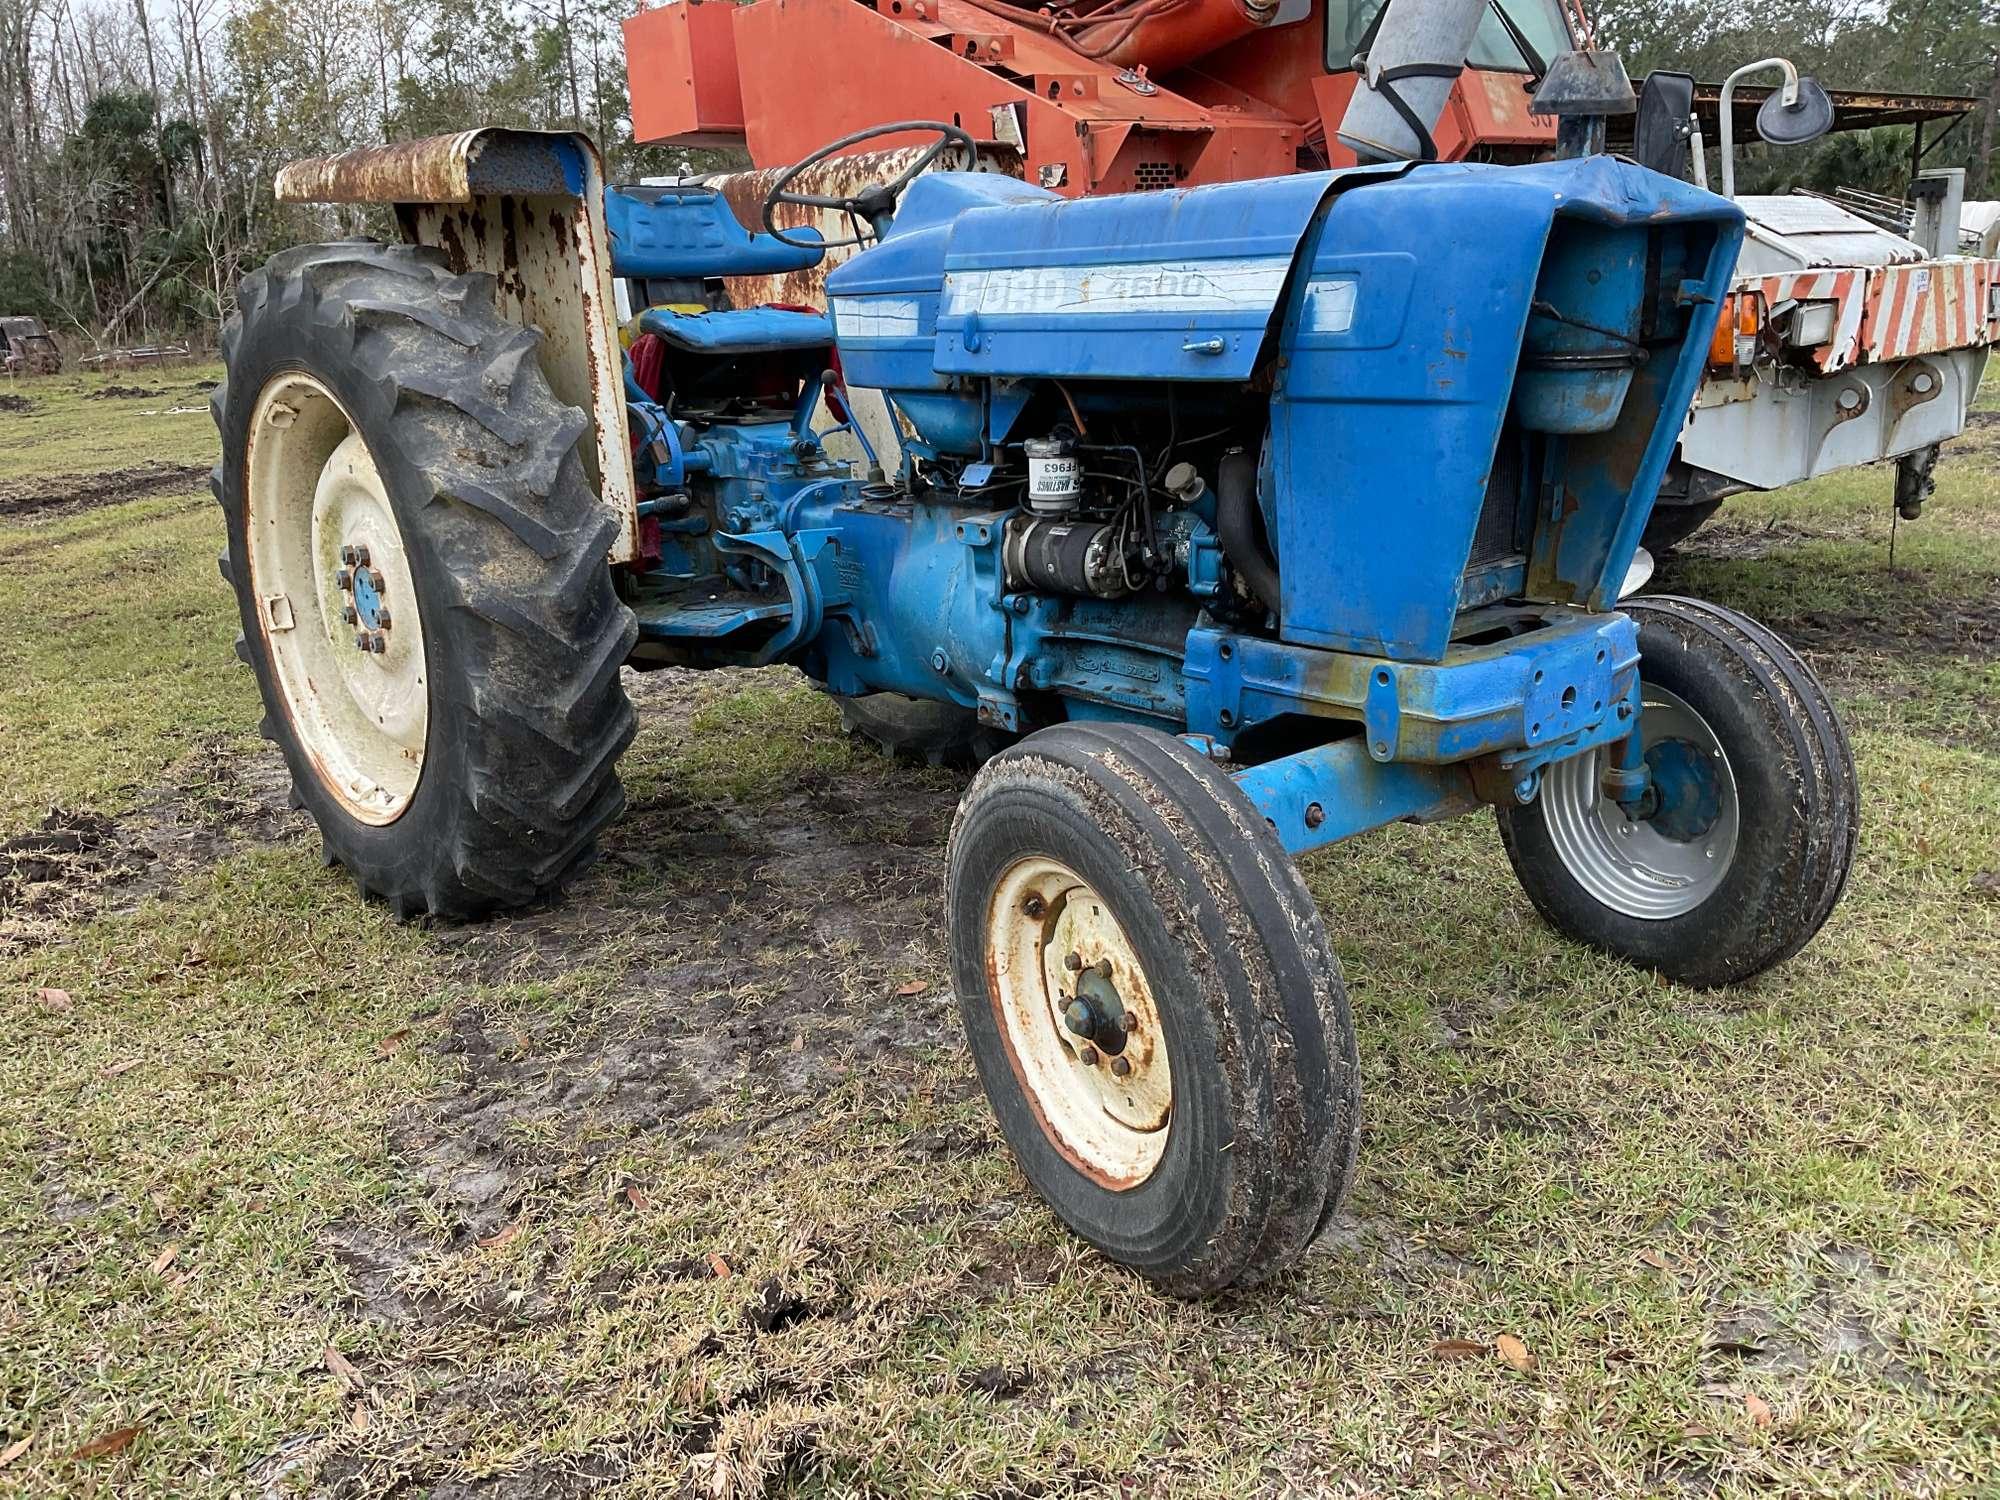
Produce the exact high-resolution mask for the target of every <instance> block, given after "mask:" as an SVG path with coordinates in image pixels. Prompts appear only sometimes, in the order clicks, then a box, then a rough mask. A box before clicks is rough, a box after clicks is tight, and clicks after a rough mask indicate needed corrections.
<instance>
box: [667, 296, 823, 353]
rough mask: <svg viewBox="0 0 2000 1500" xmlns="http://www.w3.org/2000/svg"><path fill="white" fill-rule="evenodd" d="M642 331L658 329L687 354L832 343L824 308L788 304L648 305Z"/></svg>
mask: <svg viewBox="0 0 2000 1500" xmlns="http://www.w3.org/2000/svg"><path fill="white" fill-rule="evenodd" d="M638 323H639V332H641V333H657V334H658V335H659V336H660V337H661V338H663V339H665V340H666V341H667V343H668V344H670V345H672V346H673V347H674V348H675V349H679V350H682V351H684V352H686V353H689V354H709V355H738V354H775V353H779V352H782V351H784V350H788V349H825V348H828V347H830V346H831V345H832V343H833V320H832V319H831V318H829V317H828V316H827V315H826V314H825V313H816V312H803V311H800V310H798V309H796V308H786V307H740V308H733V309H730V310H728V311H723V312H699V313H680V312H675V311H674V310H673V309H672V308H669V307H649V308H647V309H646V310H645V311H644V312H642V313H640V314H639V319H638Z"/></svg>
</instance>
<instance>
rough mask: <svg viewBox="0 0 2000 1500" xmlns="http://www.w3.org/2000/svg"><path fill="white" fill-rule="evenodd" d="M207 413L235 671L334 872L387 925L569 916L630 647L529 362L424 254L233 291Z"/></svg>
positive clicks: (606, 532) (344, 251)
mask: <svg viewBox="0 0 2000 1500" xmlns="http://www.w3.org/2000/svg"><path fill="white" fill-rule="evenodd" d="M239 295H240V303H241V312H240V313H239V314H238V317H237V318H236V319H234V320H232V322H231V325H230V327H229V328H228V329H227V330H226V331H225V333H224V336H223V352H224V357H225V359H226V360H227V362H228V369H229V378H228V381H227V384H226V385H225V386H223V387H222V388H220V389H218V390H217V392H216V393H215V396H214V399H213V403H212V404H213V409H214V412H215V418H216V425H217V426H218V427H219V428H220V429H221V436H222V461H221V462H220V463H219V464H218V465H217V466H216V470H215V474H214V477H213V481H212V484H213V488H214V490H215V495H216V498H217V500H219V501H220V502H221V505H222V511H223V517H224V521H225V525H226V528H227V532H228V545H227V547H226V549H225V550H224V552H223V555H222V559H221V561H222V572H223V576H224V577H225V578H226V579H228V580H229V582H230V583H231V584H232V585H233V586H234V588H235V590H236V599H237V608H238V612H239V614H240V617H241V621H242V626H243V633H242V635H241V636H240V637H239V639H238V642H237V651H238V654H239V655H241V656H242V657H243V659H244V660H245V661H246V662H248V663H249V665H250V666H251V668H252V669H253V670H254V671H255V672H256V674H257V683H258V687H259V688H260V690H261V691H262V694H263V698H264V706H265V717H264V725H263V729H264V734H265V736H266V738H268V739H271V740H274V741H276V743H277V745H278V747H279V749H280V750H281V751H282V752H283V753H284V756H285V760H286V763H287V765H288V767H289V769H290V771H291V775H292V786H293V791H294V796H295V798H296V800H297V801H298V802H299V803H301V804H302V805H303V806H304V807H305V808H306V809H307V811H309V812H310V813H311V814H312V816H313V819H314V821H315V822H317V823H318V825H319V830H320V835H321V838H322V840H323V841H324V848H325V856H326V860H327V862H328V863H329V864H333V863H338V864H341V865H343V866H345V867H346V868H347V869H348V871H349V872H350V873H352V875H353V876H354V878H355V880H356V881H357V882H358V883H359V884H360V886H361V888H362V889H363V890H364V891H366V892H368V893H370V894H373V895H376V896H380V897H382V898H383V899H385V900H387V901H388V902H389V903H390V904H391V905H392V906H393V907H394V908H395V910H396V912H397V913H398V914H399V915H403V916H413V915H416V914H419V913H424V912H428V913H431V914H434V915H437V916H441V917H452V918H465V917H475V916H479V915H482V914H484V913H487V912H491V911H494V910H498V909H502V908H506V907H513V906H520V905H525V904H528V903H530V902H533V901H535V900H538V899H540V898H543V897H545V896H548V895H550V894H552V893H553V892H555V891H556V890H558V889H559V888H560V887H561V885H562V884H563V882H564V881H565V880H566V879H567V878H568V877H569V876H570V875H572V874H573V873H574V872H575V871H576V869H577V868H578V867H579V866H580V865H581V864H582V862H583V861H584V860H585V859H586V858H588V856H589V855H590V854H591V853H592V851H593V849H594V846H595V842H596V839H597V836H598V833H599V832H600V830H602V829H603V828H604V826H605V825H606V824H607V823H609V822H610V821H611V819H612V818H614V817H616V816H617V814H618V811H619V809H620V808H621V807H622V806H623V801H624V798H623V793H622V791H621V790H620V788H619V785H618V779H617V775H616V773H615V769H614V767H615V764H616V761H617V758H618V755H619V753H620V752H621V751H622V750H623V749H624V748H625V746H626V745H627V744H628V743H629V742H630V740H631V737H632V732H633V727H634V719H633V714H632V709H631V706H630V704H628V703H627V702H626V699H625V694H624V690H623V688H622V686H621V684H620V682H619V676H618V673H619V668H620V666H621V665H622V664H623V662H624V660H625V658H626V655H627V654H628V653H629V651H630V650H631V646H632V642H633V639H634V636H635V633H636V631H635V626H634V624H633V620H632V616H631V614H630V612H629V611H627V610H626V609H625V607H624V606H623V605H621V604H620V603H619V602H618V599H617V597H616V595H615V594H614V593H613V590H612V580H611V575H610V571H609V568H608V567H607V565H606V561H605V558H606V552H607V549H608V547H609V545H610V542H611V539H612V536H613V534H614V531H615V523H614V521H613V520H612V518H611V517H610V516H609V514H608V513H607V512H606V511H605V510H604V509H603V508H602V507H601V506H600V505H599V504H598V503H597V498H596V496H595V494H594V493H593V492H592V489H591V486H590V485H589V483H588V482H587V480H586V478H585V476H584V472H583V469H582V466H581V460H580V458H579V456H578V454H577V451H576V448H577V440H578V438H579V437H580V436H581V435H582V433H583V431H584V429H585V425H586V424H585V421H584V418H583V415H582V413H580V412H578V411H577V410H575V409H574V408H573V407H569V406H566V405H564V404H562V403H561V402H559V401H557V400H556V398H555V397H554V395H553V394H551V392H550V390H549V387H548V383H547V381H546V379H545V378H544V377H543V374H542V371H541V368H540V366H539V364H538V363H537V361H536V352H535V351H536V348H537V346H538V344H539V343H540V337H541V336H540V335H539V334H538V333H537V332H535V331H533V330H531V329H527V328H523V327H520V326H519V325H517V324H513V323H510V322H508V321H507V320H506V319H504V318H503V317H501V315H500V313H499V310H498V308H497V307H496V305H495V302H494V297H493V282H492V278H491V277H488V276H485V275H480V274H474V275H453V274H451V273H450V272H449V271H448V270H447V269H446V267H445V266H444V264H443V262H442V259H441V257H439V256H438V255H436V254H435V253H434V252H430V251H425V250H419V249H414V248H410V247H405V246H385V245H375V244H371V243H366V242H350V243H345V244H336V245H315V246H308V247H304V248H301V249H297V250H290V251H287V252H285V253H284V254H282V255H280V256H278V257H277V258H276V259H274V260H273V261H272V262H271V263H270V264H269V265H268V266H267V267H265V268H264V269H263V270H261V271H258V272H255V273H254V274H252V275H251V276H249V277H248V278H246V279H245V281H244V282H243V285H242V287H241V289H240V294H239Z"/></svg>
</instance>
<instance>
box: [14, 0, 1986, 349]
mask: <svg viewBox="0 0 2000 1500" xmlns="http://www.w3.org/2000/svg"><path fill="white" fill-rule="evenodd" d="M637 3H639V0H308V3H306V4H298V3H295V0H0V314H5V313H14V312H30V313H37V314H39V315H41V316H43V317H45V318H48V319H49V320H50V321H51V322H52V323H53V324H55V325H56V326H57V327H58V328H60V329H63V330H66V331H68V332H70V333H72V334H76V335H80V336H83V337H86V338H88V339H91V340H93V341H103V342H106V343H127V344H129V343H134V342H141V341H145V340H149V339H154V338H161V337H168V336H176V335H181V334H185V333H188V332H194V333H197V334H200V333H201V332H203V331H205V330H211V329H213V328H214V326H215V325H216V324H217V323H218V322H219V320H220V318H221V317H222V316H223V315H224V314H226V312H227V311H228V309H229V307H230V302H231V296H232V293H233V289H234V286H235V283H236V281H237V279H238V277H239V276H240V275H241V274H242V273H243V272H244V271H245V270H247V269H249V268H250V267H252V266H254V265H255V264H257V263H258V262H259V261H261V260H262V259H264V258H265V257H266V256H268V255H269V254H271V253H272V252H273V251H275V250H277V249H279V248H281V247H282V246H284V245H286V244H291V243H296V242H298V241H299V240H302V239H314V238H324V237H326V235H327V234H328V233H329V232H355V231H356V230H359V229H361V228H363V227H366V226H367V224H368V223H369V218H368V211H365V210H343V211H337V212H329V211H328V210H325V209H323V208H317V207H303V206H291V205H282V204H278V203H276V202H275V201H274V200H273V199H272V196H271V182H272V178H273V177H274V175H275V174H276V172H277V169H278V168H279V167H280V166H282V165H283V164H284V163H285V162H287V161H289V160H292V159H294V158H297V157H300V156H312V155H319V154H323V153H327V152H332V151H339V150H343V149H345V148H347V147H350V146H353V145H357V144H363V143H367V142H371V141H379V140H398V139H409V138H412V137H416V136H422V135H431V134H437V133H441V132H445V131H450V130H458V129H463V128H465V127H466V126H467V125H468V124H469V123H474V122H477V123H481V124H493V125H512V126H520V127H534V128H562V129H570V128H581V129H584V130H587V131H589V132H590V133H591V135H592V136H593V137H594V138H595V139H596V140H597V141H598V143H599V145H600V146H601V147H603V148H604V150H605V154H606V157H607V163H608V167H609V170H610V174H611V176H612V177H613V179H614V180H617V179H619V178H629V177H631V176H636V175H641V174H644V173H653V172H662V171H672V170H676V169H677V168H680V167H681V166H683V165H684V164H685V163H687V162H688V160H689V158H693V159H694V162H693V164H694V165H696V166H698V167H708V166H714V165H717V164H718V162H717V161H716V160H715V159H714V158H713V157H712V156H710V155H708V154H705V153H700V152H686V151H679V150H673V151H661V150H657V149H651V148H643V147H639V146H636V145H635V144H634V143H633V142H632V139H631V125H630V120H629V117H628V97H627V91H626V79H625V59H624V50H623V44H622V39H621V36H620V33H619V28H618V21H619V19H620V18H621V17H622V16H623V15H624V14H626V13H628V12H629V11H630V10H631V9H632V8H633V7H634V5H635V4H637ZM1596 9H1597V12H1598V13H1597V15H1596V18H1595V19H1596V26H1597V29H1598V33H1599V35H1600V37H1601V38H1602V39H1603V40H1604V42H1605V43H1606V44H1608V45H1611V46H1615V47H1617V48H1619V49H1620V50H1621V51H1622V52H1623V53H1624V55H1625V59H1626V62H1627V64H1628V66H1629V67H1630V68H1631V70H1632V72H1633V74H1634V76H1635V77H1636V76H1638V75H1639V74H1640V73H1642V72H1643V71H1644V70H1645V69H1647V68H1650V67H1680V68H1684V69H1686V70H1688V71H1691V72H1693V73H1695V74H1696V75H1697V76H1699V77H1702V78H1708V79H1712V78H1719V77H1721V76H1722V75H1723V74H1725V73H1726V72H1727V71H1728V70H1729V69H1730V68H1731V67H1734V66H1735V65H1737V64H1738V63H1741V62H1744V61H1747V60H1750V59H1753V58H1755V57H1758V56H1761V55H1763V54H1765V53H1767V52H1769V51H1772V50H1778V51H1782V52H1784V53H1785V54H1787V55H1788V56H1790V57H1792V58H1793V59H1794V60H1796V61H1797V62H1798V63H1799V64H1800V65H1801V66H1802V67H1803V68H1805V69H1806V70H1807V71H1811V72H1815V73H1817V74H1818V75H1819V76H1820V77H1821V79H1822V80H1823V81H1824V82H1826V83H1828V84H1829V85H1831V86H1835V87H1854V88H1878V89H1885V90H1886V89H1896V90H1907V91H1921V92H1945V93H1969V94H1976V95H1978V96H1979V97H1980V98H1981V99H1982V100H1983V101H1984V104H1983V106H1982V108H1981V110H1980V111H1979V112H1978V115H1977V117H1976V118H1975V119H1973V120H1972V121H1970V122H1969V123H1967V124H1965V125H1961V126H1960V127H1959V128H1958V129H1957V130H1956V131H1955V132H1954V133H1953V135H1952V136H1950V137H1947V138H1946V139H1945V140H1943V141H1942V142H1941V143H1940V144H1939V146H1938V148H1937V149H1936V150H1935V151H1934V152H1933V153H1932V157H1931V160H1933V161H1936V162H1940V163H1945V164H1966V165H1969V166H1970V167H1971V168H1972V169H1973V175H1974V179H1975V184H1978V183H1981V182H1983V180H1984V175H1985V165H1986V161H1987V159H1988V158H1989V157H1990V156H1991V154H1992V150H1993V146H1994V105H1995V101H1996V99H2000V12H1996V10H1995V9H1994V7H1993V6H1992V4H1991V3H1989V0H1887V3H1884V0H1745V3H1742V4H1738V5H1733V6H1731V5H1722V4H1718V3H1716V0H1609V3H1606V4H1604V5H1602V6H1600V7H1597V8H1596ZM1909 145H1910V132H1909V131H1908V129H1907V128H1905V129H1901V130H1883V131H1874V132H1869V133H1868V134H1867V135H1865V136H1844V137H1837V138H1833V139H1830V140H1829V141H1827V142H1824V143H1822V144H1821V145H1820V146H1819V147H1818V148H1816V149H1814V150H1811V151H1807V152H1793V153H1789V154H1784V153H1770V154H1769V155H1768V156H1767V157H1766V158H1764V159H1763V160H1761V161H1759V162H1755V163H1753V164H1752V165H1751V168H1750V180H1751V181H1753V182H1757V183H1758V184H1759V185H1760V186H1777V187H1782V186H1788V185H1790V184H1791V183H1792V182H1796V181H1804V182H1814V183H1820V184H1829V185H1830V184H1831V183H1834V182H1845V183H1847V184H1850V185H1853V186H1860V187H1867V188H1869V189H1871V190H1874V191H1879V192H1888V193H1892V194H1893V193H1900V192H1901V190H1902V186H1903V182H1904V180H1905V178H1906V177H1907V173H1908V166H1909Z"/></svg>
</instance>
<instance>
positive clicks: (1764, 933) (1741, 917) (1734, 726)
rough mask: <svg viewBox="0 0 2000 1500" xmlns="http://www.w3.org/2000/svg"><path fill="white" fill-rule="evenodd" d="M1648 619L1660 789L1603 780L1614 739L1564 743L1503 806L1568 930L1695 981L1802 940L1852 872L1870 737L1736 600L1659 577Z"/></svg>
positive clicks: (1642, 660)
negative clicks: (1644, 790) (1856, 731)
mask: <svg viewBox="0 0 2000 1500" xmlns="http://www.w3.org/2000/svg"><path fill="white" fill-rule="evenodd" d="M1620 607H1621V608H1622V609H1624V610H1625V612H1626V613H1627V614H1629V615H1631V617H1632V619H1633V622H1634V623H1635V624H1636V625H1638V627H1639V683H1640V694H1641V697H1642V699H1643V703H1644V710H1643V715H1642V717H1641V720H1640V738H1641V741H1642V742H1643V744H1644V746H1645V759H1646V765H1647V767H1648V769H1649V770H1650V771H1651V773H1652V786H1651V788H1650V789H1649V793H1648V802H1649V806H1648V807H1647V808H1645V809H1643V810H1642V811H1641V812H1640V815H1637V816H1635V815H1633V814H1632V813H1628V812H1627V810H1626V809H1624V808H1623V807H1621V806H1620V805H1619V804H1618V803H1617V802H1614V801H1613V800H1611V798H1609V797H1607V796H1605V795H1604V792H1603V789H1602V787H1601V785H1600V781H1601V777H1600V774H1599V754H1600V752H1597V751H1591V752H1588V753H1586V754H1584V755H1579V756H1576V757H1574V758H1572V759H1570V760H1566V761H1560V762H1558V763H1557V764H1556V765H1554V766H1551V767H1550V768H1549V769H1548V771H1547V772H1545V773H1544V774H1543V777H1542V784H1541V790H1540V792H1539V793H1538V794H1537V796H1536V798H1535V800H1534V801H1533V802H1530V803H1529V804H1527V805H1526V806H1525V807H1507V808H1503V809H1502V810H1501V812H1500V836H1501V840H1502V842H1503V843H1505V845H1506V847H1507V855H1508V858H1509V859H1511V860H1512V861H1513V864H1514V873H1515V875H1516V876H1517V877H1518V878H1519V880H1520V882H1521V888H1522V889H1523V890H1524V891H1526V892H1527V894H1528V899H1529V900H1530V901H1532V902H1533V903H1534V905H1535V909H1536V910H1537V911H1539V912H1540V913H1541V914H1542V916H1543V917H1544V918H1546V919H1547V920H1548V922H1549V924H1550V925H1551V926H1553V927H1555V928H1557V929H1558V930H1559V931H1561V932H1564V933H1566V934H1568V935H1569V936H1571V937H1573V938H1577V939H1579V940H1581V941H1583V942H1586V943H1589V944H1590V945H1592V946H1593V947H1596V948H1600V949H1603V950H1604V951H1606V952H1609V953H1615V954H1617V955H1618V956H1619V957H1621V958H1627V959H1630V960H1632V961H1633V962H1634V963H1639V964H1643V965H1645V966H1646V967H1648V968H1651V969H1654V970H1657V971H1658V972H1659V973H1661V974H1664V975H1666V976H1667V977H1668V978H1669V979H1677V980H1680V981H1682V982H1683V983H1686V984H1695V985H1722V984H1735V983H1740V982H1741V981H1743V980H1746V979H1750V978H1752V977H1754V976H1755V975H1758V974H1761V973H1763V972H1764V970H1766V969H1768V968H1770V967H1771V966H1772V965H1773V964H1776V963H1780V962H1782V961H1783V960H1785V959H1787V958H1790V957H1791V956H1792V955H1793V954H1794V953H1796V952H1798V951H1799V949H1801V948H1803V947H1804V946H1805V945H1806V943H1807V941H1808V940H1810V939H1811V937H1812V936H1813V934H1814V933H1816V932H1818V931H1819V929H1820V927H1821V926H1822V925H1823V924H1824V923H1825V921H1826V919H1827V917H1828V916H1829V915H1830V914H1831V913H1832V911H1833V908H1834V904H1835V903H1836V902H1837V901H1839V899H1840V893H1841V891H1842V890H1843V889H1845V887H1846V884H1847V874H1848V870H1849V867H1850V866H1851V865H1852V863H1853V859H1854V847H1855V842H1856V838H1857V836H1858V832H1859V827H1860V824H1859V807H1858V804H1859V800H1860V793H1859V790H1858V788H1857V786H1856V782H1855V773H1854V754H1853V752H1852V751H1851V750H1850V749H1849V748H1848V744H1847V734H1846V731H1845V730H1844V729H1843V728H1842V727H1841V723H1840V719H1839V716H1838V715H1837V714H1835V712H1834V709H1833V704H1832V703H1831V702H1829V701H1828V699H1827V696H1826V692H1825V689H1823V688H1822V687H1821V686H1820V684H1819V679H1818V678H1816V677H1815V676H1814V675H1813V672H1812V669H1811V668H1810V667H1808V666H1807V665H1806V664H1805V663H1804V662H1803V661H1801V660H1800V659H1799V657H1798V655H1797V654H1796V653H1795V652H1794V651H1793V650H1792V649H1791V647H1789V646H1787V645H1786V644H1785V643H1784V642H1783V641H1781V640H1779V639H1778V637H1777V636H1775V635H1773V634H1772V633H1771V632H1770V631H1768V630H1766V629H1765V628H1764V627H1763V626H1761V625H1759V624H1757V623H1756V622H1755V621H1753V620H1750V619H1748V618H1747V617H1745V616H1743V615H1740V614H1737V613H1736V612H1735V611H1734V610H1730V609H1724V608H1723V607H1721V606H1720V605H1716V604H1708V603H1705V602H1703V601H1701V600H1698V599H1682V598H1676V597H1674V596H1672V595H1650V596H1646V597H1642V598H1638V599H1628V600H1626V601H1625V603H1624V604H1623V605H1621V606H1620Z"/></svg>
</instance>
